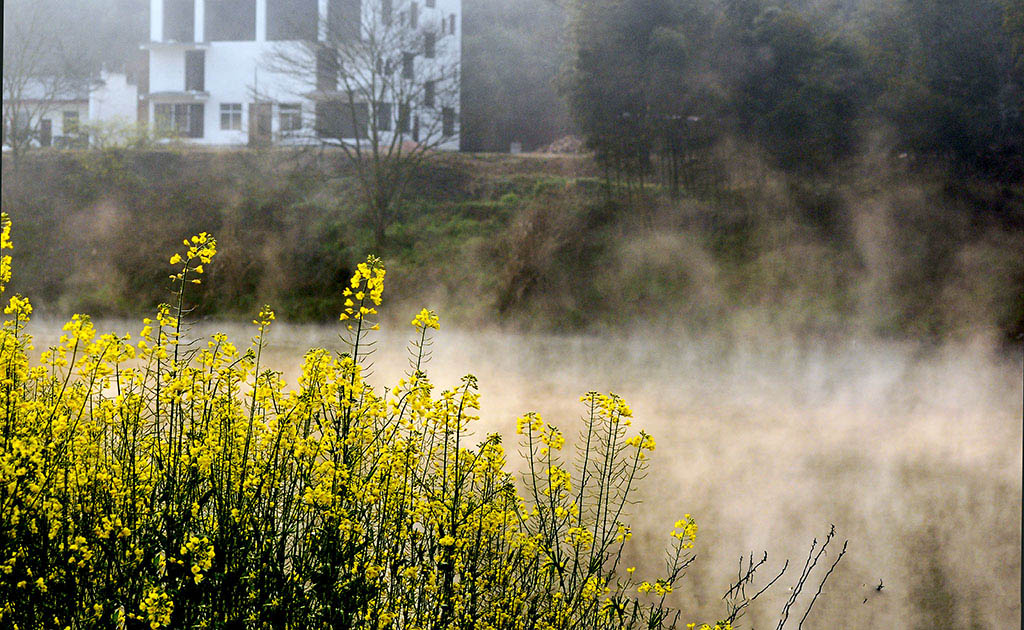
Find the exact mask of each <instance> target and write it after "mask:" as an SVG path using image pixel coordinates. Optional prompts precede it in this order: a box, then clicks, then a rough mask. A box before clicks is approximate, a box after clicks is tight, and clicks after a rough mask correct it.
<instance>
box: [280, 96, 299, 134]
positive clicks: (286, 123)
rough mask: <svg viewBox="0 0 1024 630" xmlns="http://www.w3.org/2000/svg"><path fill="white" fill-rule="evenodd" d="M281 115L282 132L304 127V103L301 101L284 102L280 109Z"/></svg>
mask: <svg viewBox="0 0 1024 630" xmlns="http://www.w3.org/2000/svg"><path fill="white" fill-rule="evenodd" d="M279 112H280V116H281V133H288V132H289V131H299V130H300V129H302V105H301V104H299V103H282V104H281V106H280V109H279Z"/></svg>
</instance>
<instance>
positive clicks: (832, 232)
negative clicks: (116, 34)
mask: <svg viewBox="0 0 1024 630" xmlns="http://www.w3.org/2000/svg"><path fill="white" fill-rule="evenodd" d="M892 166H893V165H888V164H886V165H871V166H864V167H863V168H862V169H861V170H860V171H859V172H851V173H846V174H843V175H842V176H835V175H833V176H830V177H828V178H819V179H813V180H812V179H807V178H794V177H792V176H785V175H782V174H779V173H775V172H771V171H770V170H768V169H765V168H763V167H760V166H757V167H755V168H750V167H749V165H735V162H734V161H722V162H720V163H718V164H717V165H716V166H715V167H714V173H712V174H711V176H704V177H700V178H698V179H697V180H696V181H691V185H690V187H689V192H686V191H684V194H683V195H682V197H681V198H678V199H671V198H669V196H668V195H667V194H665V193H664V191H661V190H658V189H655V188H651V187H648V188H645V189H643V190H641V191H637V190H633V191H630V192H629V194H627V193H626V192H625V191H624V190H620V189H608V188H607V187H606V186H605V185H604V181H603V180H602V179H601V178H600V173H597V172H596V171H595V169H594V167H593V165H592V164H591V163H590V162H589V160H588V159H587V158H586V157H575V156H528V157H523V156H501V155H447V156H442V157H439V158H438V159H436V160H434V161H433V162H431V163H429V164H427V165H425V166H424V167H423V169H422V170H421V172H420V173H419V174H418V176H417V179H416V182H415V183H414V185H413V186H411V187H410V191H409V192H408V194H407V195H406V197H405V199H404V200H403V202H402V206H401V208H400V211H399V213H398V218H397V219H396V220H395V221H394V222H393V224H392V225H391V226H390V227H389V229H388V231H387V240H386V242H385V243H384V244H383V245H380V244H377V243H375V242H374V240H373V231H372V229H371V227H370V225H369V224H368V222H367V221H366V220H365V218H364V216H363V213H362V211H361V209H360V208H359V207H358V205H357V204H356V203H355V201H354V200H355V195H354V194H353V192H352V190H351V187H350V185H349V183H348V181H347V179H346V175H345V169H344V167H343V165H341V164H340V163H339V162H337V161H336V160H334V159H333V158H332V156H330V155H326V156H324V155H320V156H316V157H315V159H314V157H313V156H308V155H297V154H293V153H284V152H279V151H272V152H250V151H159V152H146V153H118V152H110V151H108V152H104V153H100V152H88V153H72V152H64V153H45V154H44V153H37V154H35V155H33V156H30V157H29V158H28V159H27V160H26V162H25V163H23V164H21V165H19V167H18V168H14V167H13V166H12V165H11V164H9V163H8V162H6V161H5V162H4V188H3V207H4V210H5V211H6V212H8V213H9V214H10V215H11V216H12V218H13V219H14V221H15V223H16V224H17V225H18V226H19V232H20V234H21V238H22V242H23V243H25V246H24V247H23V248H19V250H18V251H16V252H15V257H16V263H17V265H18V268H19V269H20V270H21V273H20V274H19V276H18V277H17V278H16V280H15V284H16V286H15V287H13V288H14V290H18V291H23V292H31V294H32V295H33V297H34V300H35V303H36V306H37V309H38V310H41V311H43V312H50V313H53V314H55V315H66V314H69V313H71V312H76V311H87V312H90V313H93V314H95V315H108V316H135V315H140V314H143V313H146V312H149V311H150V310H151V309H152V307H153V305H155V304H157V303H159V302H162V301H167V300H168V296H167V295H166V294H165V293H164V292H163V290H162V289H160V288H159V287H162V286H163V284H162V283H161V282H158V280H160V279H162V277H163V276H164V275H165V270H164V269H163V265H161V264H160V253H161V252H166V251H169V250H170V249H173V247H174V244H175V243H174V242H172V241H174V237H172V236H171V235H177V234H182V233H195V232H199V231H209V232H211V233H214V234H216V235H217V238H218V242H219V243H220V244H221V249H220V251H221V254H220V256H221V258H220V264H219V265H218V266H217V269H215V270H213V271H212V273H214V274H216V275H217V277H216V279H215V280H216V284H217V286H218V287H219V290H218V291H217V292H216V293H213V292H209V293H207V292H205V291H203V290H202V287H200V291H199V295H198V296H197V299H198V307H197V308H198V311H197V314H199V315H204V316H217V317H232V316H235V315H238V314H243V313H244V314H251V313H252V312H255V310H258V306H259V305H260V304H263V303H269V304H273V305H275V306H276V307H277V308H278V312H279V315H280V316H281V317H284V318H287V319H289V320H294V321H317V320H324V321H327V320H332V319H334V318H335V317H337V313H339V312H340V311H341V308H342V302H343V298H342V296H341V289H342V288H343V287H344V285H345V283H346V282H347V279H348V277H349V276H350V275H351V272H352V270H353V268H354V264H355V263H357V262H358V261H360V260H364V259H365V256H366V255H367V253H371V252H373V253H378V254H380V255H381V257H382V258H383V259H384V260H385V262H386V263H387V264H388V266H389V269H390V270H391V273H390V277H392V278H393V281H392V282H391V290H392V296H393V304H394V308H393V310H392V312H395V313H405V312H406V311H407V310H408V308H409V307H411V306H414V305H420V304H423V303H428V304H431V305H435V306H437V307H438V308H440V309H443V310H444V312H445V313H446V314H447V315H448V317H449V319H450V320H451V321H453V322H454V323H456V324H479V323H482V322H488V323H491V322H500V323H501V324H503V325H510V326H514V327H517V328H524V329H554V330H569V329H602V328H608V327H620V326H622V325H623V324H624V323H626V322H641V321H642V322H644V323H655V324H664V325H669V326H674V327H683V328H687V329H693V330H695V331H705V330H707V329H709V328H714V329H718V328H722V327H724V328H726V329H727V330H728V331H730V332H739V333H742V332H743V331H746V330H752V329H758V330H762V329H765V328H777V329H779V330H786V331H789V332H792V333H794V334H799V335H803V334H806V333H816V334H826V335H827V334H832V333H838V332H841V331H849V330H851V329H857V330H858V331H862V332H870V333H879V334H883V335H893V336H908V337H914V338H933V339H939V338H946V337H962V336H969V335H973V334H976V333H978V332H986V333H994V334H996V335H998V336H1000V337H1002V338H1012V337H1014V336H1015V335H1017V334H1020V333H1021V332H1022V331H1024V257H1021V256H1020V252H1021V251H1024V194H1022V190H1021V188H1020V187H1019V186H1017V187H1013V186H996V185H994V184H990V183H988V182H984V181H977V180H967V179H961V178H956V177H953V176H951V175H949V174H948V173H944V172H941V171H937V170H935V169H934V168H926V167H922V166H917V167H915V169H916V170H912V169H908V168H903V167H901V168H893V167H892ZM705 175H706V174H705ZM701 182H705V183H702V184H701V185H697V184H699V183H701ZM706 182H711V183H710V184H709V183H706ZM384 315H385V316H387V315H388V313H384Z"/></svg>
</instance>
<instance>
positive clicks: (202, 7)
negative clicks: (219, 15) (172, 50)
mask: <svg viewBox="0 0 1024 630" xmlns="http://www.w3.org/2000/svg"><path fill="white" fill-rule="evenodd" d="M195 3H196V9H195V20H196V28H195V41H197V42H204V41H206V0H195Z"/></svg>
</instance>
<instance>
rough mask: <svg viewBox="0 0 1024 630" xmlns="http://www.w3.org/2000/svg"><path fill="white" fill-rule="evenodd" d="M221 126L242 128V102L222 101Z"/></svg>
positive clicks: (223, 127)
mask: <svg viewBox="0 0 1024 630" xmlns="http://www.w3.org/2000/svg"><path fill="white" fill-rule="evenodd" d="M220 128H221V129H241V128H242V104H241V103H221V104H220Z"/></svg>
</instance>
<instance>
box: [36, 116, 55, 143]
mask: <svg viewBox="0 0 1024 630" xmlns="http://www.w3.org/2000/svg"><path fill="white" fill-rule="evenodd" d="M51 144H53V121H51V120H50V119H49V118H44V119H42V120H40V121H39V145H40V146H43V147H48V146H50V145H51Z"/></svg>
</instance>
